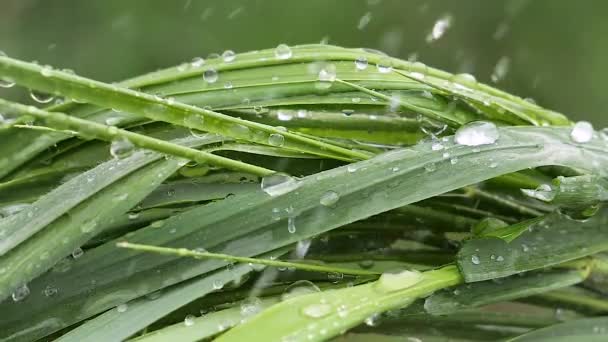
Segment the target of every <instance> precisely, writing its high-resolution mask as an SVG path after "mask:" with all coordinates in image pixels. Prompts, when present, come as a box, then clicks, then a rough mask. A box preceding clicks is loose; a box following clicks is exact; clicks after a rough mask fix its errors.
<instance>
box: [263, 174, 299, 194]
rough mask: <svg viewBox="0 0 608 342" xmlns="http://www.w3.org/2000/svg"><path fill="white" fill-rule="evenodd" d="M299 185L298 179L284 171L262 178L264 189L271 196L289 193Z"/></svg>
mask: <svg viewBox="0 0 608 342" xmlns="http://www.w3.org/2000/svg"><path fill="white" fill-rule="evenodd" d="M298 186H299V183H298V181H297V180H296V179H295V178H293V177H291V176H289V175H287V174H284V173H280V172H277V173H273V174H271V175H268V176H266V177H264V178H262V183H261V187H262V190H263V191H264V192H265V193H267V194H268V195H270V196H273V197H274V196H279V195H283V194H285V193H288V192H290V191H292V190H294V189H296V188H297V187H298Z"/></svg>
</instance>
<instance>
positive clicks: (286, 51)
mask: <svg viewBox="0 0 608 342" xmlns="http://www.w3.org/2000/svg"><path fill="white" fill-rule="evenodd" d="M291 55H292V52H291V48H290V47H289V46H287V45H285V44H279V46H277V47H276V49H274V56H275V57H276V58H277V59H290V58H291Z"/></svg>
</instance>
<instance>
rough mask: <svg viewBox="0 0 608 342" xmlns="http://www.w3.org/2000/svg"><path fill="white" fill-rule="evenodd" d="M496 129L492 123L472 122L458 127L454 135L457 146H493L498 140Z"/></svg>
mask: <svg viewBox="0 0 608 342" xmlns="http://www.w3.org/2000/svg"><path fill="white" fill-rule="evenodd" d="M498 136H499V133H498V128H497V127H496V125H495V124H494V123H492V122H488V121H473V122H470V123H468V124H466V125H464V126H462V127H460V128H459V129H458V130H457V131H456V134H455V135H454V141H455V142H456V143H457V144H459V145H465V146H479V145H488V144H493V143H495V142H496V140H498Z"/></svg>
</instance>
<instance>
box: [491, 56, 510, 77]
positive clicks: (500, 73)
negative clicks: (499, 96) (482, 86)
mask: <svg viewBox="0 0 608 342" xmlns="http://www.w3.org/2000/svg"><path fill="white" fill-rule="evenodd" d="M510 64H511V60H510V59H509V57H506V56H503V57H500V59H499V60H498V63H496V66H494V71H493V72H492V76H491V77H490V78H491V79H492V82H494V83H498V82H500V81H501V80H502V79H503V78H505V76H506V75H507V72H509V65H510Z"/></svg>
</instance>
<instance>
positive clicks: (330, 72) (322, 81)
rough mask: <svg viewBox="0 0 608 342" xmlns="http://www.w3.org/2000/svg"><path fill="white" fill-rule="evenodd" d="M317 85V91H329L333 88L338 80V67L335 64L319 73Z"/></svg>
mask: <svg viewBox="0 0 608 342" xmlns="http://www.w3.org/2000/svg"><path fill="white" fill-rule="evenodd" d="M317 80H318V81H319V82H317V83H316V88H317V89H322V90H323V89H328V88H329V87H331V86H332V84H333V83H334V81H335V80H336V67H335V65H333V64H329V65H327V66H325V67H324V68H322V69H321V70H320V71H319V75H318V78H317Z"/></svg>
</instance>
